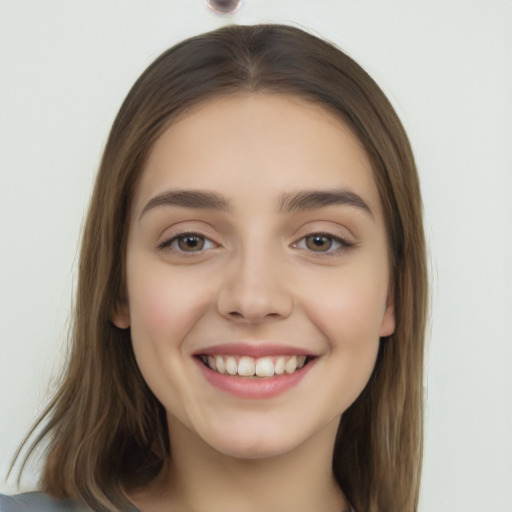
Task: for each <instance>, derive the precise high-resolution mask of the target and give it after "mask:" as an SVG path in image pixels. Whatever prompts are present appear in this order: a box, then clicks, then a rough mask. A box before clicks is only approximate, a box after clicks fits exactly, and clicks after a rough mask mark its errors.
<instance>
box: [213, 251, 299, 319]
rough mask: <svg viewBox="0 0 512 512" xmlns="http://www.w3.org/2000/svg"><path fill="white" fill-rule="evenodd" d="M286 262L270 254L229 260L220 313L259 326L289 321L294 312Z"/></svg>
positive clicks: (261, 253)
mask: <svg viewBox="0 0 512 512" xmlns="http://www.w3.org/2000/svg"><path fill="white" fill-rule="evenodd" d="M283 265H286V262H284V261H281V262H280V261H279V258H273V257H272V255H271V254H270V253H269V252H268V251H267V252H266V253H263V251H258V252H253V253H252V254H250V255H245V256H241V257H240V258H239V259H237V260H235V261H230V263H229V268H228V269H227V270H226V274H225V276H224V277H225V279H223V284H222V287H221V290H220V292H219V295H218V301H217V308H218V311H219V313H220V314H221V315H222V316H224V317H225V318H228V319H230V320H232V321H238V322H245V323H254V324H256V323H260V322H264V321H268V320H277V319H284V318H287V317H288V316H289V315H290V314H291V312H292V310H293V295H292V293H291V291H290V284H291V283H290V282H289V280H288V279H287V276H286V274H287V273H286V270H285V268H283Z"/></svg>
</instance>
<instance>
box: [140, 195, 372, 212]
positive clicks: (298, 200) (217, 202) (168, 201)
mask: <svg viewBox="0 0 512 512" xmlns="http://www.w3.org/2000/svg"><path fill="white" fill-rule="evenodd" d="M331 205H342V206H353V207H355V208H359V209H361V210H363V211H364V212H366V213H368V214H369V215H370V216H372V217H373V214H372V211H371V209H370V207H369V206H368V205H367V204H366V202H365V201H364V200H363V198H362V197H361V196H359V195H357V194H355V193H354V192H351V191H349V190H346V189H332V190H304V191H298V192H290V193H286V194H282V195H281V196H280V198H279V212H280V213H293V212H299V211H308V210H315V209H318V208H323V207H325V206H331ZM159 206H181V207H183V208H195V209H204V210H217V211H224V212H231V211H232V206H231V202H230V201H229V199H228V198H226V197H224V196H223V195H221V194H218V193H216V192H209V191H203V190H168V191H166V192H164V193H163V194H159V195H157V196H155V197H153V198H152V199H150V200H149V201H148V202H147V203H146V205H145V206H144V208H143V209H142V211H141V213H140V215H139V219H140V218H141V217H142V216H143V215H144V214H145V213H147V212H148V211H149V210H152V209H154V208H157V207H159Z"/></svg>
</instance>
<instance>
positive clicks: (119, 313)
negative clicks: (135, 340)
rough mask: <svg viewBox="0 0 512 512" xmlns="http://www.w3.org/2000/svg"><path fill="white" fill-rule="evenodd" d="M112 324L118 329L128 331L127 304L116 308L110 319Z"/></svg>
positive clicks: (128, 309) (128, 316)
mask: <svg viewBox="0 0 512 512" xmlns="http://www.w3.org/2000/svg"><path fill="white" fill-rule="evenodd" d="M112 323H113V324H114V325H115V326H116V327H117V328H118V329H128V328H129V327H130V308H129V307H128V305H127V304H124V305H122V306H118V307H117V310H116V312H115V313H114V316H113V317H112Z"/></svg>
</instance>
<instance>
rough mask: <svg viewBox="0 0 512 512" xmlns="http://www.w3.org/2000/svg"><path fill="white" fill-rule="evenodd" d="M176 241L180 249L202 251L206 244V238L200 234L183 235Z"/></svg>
mask: <svg viewBox="0 0 512 512" xmlns="http://www.w3.org/2000/svg"><path fill="white" fill-rule="evenodd" d="M176 242H177V245H178V248H179V250H180V251H183V252H198V251H202V250H203V249H204V246H205V238H204V236H200V235H193V234H190V235H183V236H179V237H177V238H176Z"/></svg>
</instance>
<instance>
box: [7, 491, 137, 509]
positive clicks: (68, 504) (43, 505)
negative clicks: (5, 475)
mask: <svg viewBox="0 0 512 512" xmlns="http://www.w3.org/2000/svg"><path fill="white" fill-rule="evenodd" d="M87 510H88V509H86V508H83V507H81V506H79V505H78V504H77V503H76V502H74V501H73V500H70V499H56V498H51V497H50V496H48V495H47V494H44V493H42V492H26V493H23V494H17V495H15V496H6V495H5V494H0V512H87ZM126 512H138V511H137V509H136V508H135V507H133V508H131V509H130V511H126Z"/></svg>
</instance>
